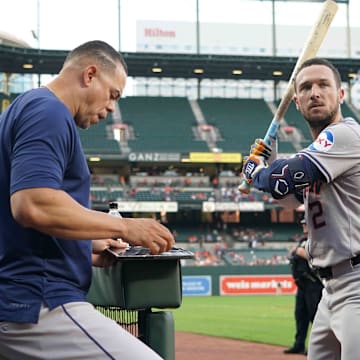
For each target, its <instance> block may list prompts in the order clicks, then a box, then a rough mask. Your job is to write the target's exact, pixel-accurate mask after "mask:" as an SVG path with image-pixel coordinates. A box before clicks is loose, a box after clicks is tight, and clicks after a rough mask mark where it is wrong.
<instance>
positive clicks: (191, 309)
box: [173, 295, 295, 346]
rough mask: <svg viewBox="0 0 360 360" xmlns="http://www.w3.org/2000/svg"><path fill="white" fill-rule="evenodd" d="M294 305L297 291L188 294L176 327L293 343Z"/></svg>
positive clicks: (213, 333) (276, 343) (270, 341)
mask: <svg viewBox="0 0 360 360" xmlns="http://www.w3.org/2000/svg"><path fill="white" fill-rule="evenodd" d="M294 305H295V298H294V295H281V296H276V295H269V296H267V295H263V296H209V297H205V296H203V297H184V298H183V302H182V305H181V307H180V308H178V309H176V310H173V314H174V319H175V330H176V331H185V332H193V333H198V334H205V335H211V336H220V337H226V338H233V339H241V340H247V341H254V342H261V343H266V344H274V345H283V346H289V345H291V344H292V343H293V341H294V335H295V320H294Z"/></svg>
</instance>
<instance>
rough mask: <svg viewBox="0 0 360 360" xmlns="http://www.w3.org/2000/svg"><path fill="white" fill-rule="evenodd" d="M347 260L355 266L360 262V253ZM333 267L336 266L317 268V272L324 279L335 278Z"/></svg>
mask: <svg viewBox="0 0 360 360" xmlns="http://www.w3.org/2000/svg"><path fill="white" fill-rule="evenodd" d="M345 261H349V262H350V264H351V266H355V265H357V264H360V254H358V255H356V256H354V257H353V258H351V259H349V260H345ZM335 266H336V265H335ZM333 268H334V266H328V267H324V268H317V273H318V275H319V276H320V277H321V278H322V279H325V280H329V279H331V278H333V276H334V274H333Z"/></svg>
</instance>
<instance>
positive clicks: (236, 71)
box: [232, 69, 243, 75]
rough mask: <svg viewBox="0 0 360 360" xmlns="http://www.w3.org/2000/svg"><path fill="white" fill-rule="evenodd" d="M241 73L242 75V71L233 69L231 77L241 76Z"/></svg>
mask: <svg viewBox="0 0 360 360" xmlns="http://www.w3.org/2000/svg"><path fill="white" fill-rule="evenodd" d="M242 73H243V71H242V70H240V69H234V70H233V71H232V74H233V75H241V74H242Z"/></svg>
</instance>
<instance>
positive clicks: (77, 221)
mask: <svg viewBox="0 0 360 360" xmlns="http://www.w3.org/2000/svg"><path fill="white" fill-rule="evenodd" d="M11 211H12V214H13V216H14V218H15V220H16V221H17V222H18V223H19V224H21V225H22V226H24V227H28V228H33V229H35V230H38V231H41V232H43V233H46V234H49V235H52V236H56V237H61V238H64V239H104V238H121V237H125V236H126V228H125V226H124V222H123V221H120V219H119V218H115V217H111V216H109V215H107V214H106V213H102V212H98V211H93V210H89V209H87V208H85V207H83V206H81V205H80V204H79V203H77V202H76V201H75V200H73V199H72V198H71V197H70V196H69V195H67V194H66V193H65V192H64V191H61V190H54V189H48V188H38V189H26V190H21V191H18V192H16V193H14V194H13V195H12V197H11Z"/></svg>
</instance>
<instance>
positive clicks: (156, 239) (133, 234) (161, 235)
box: [122, 218, 175, 255]
mask: <svg viewBox="0 0 360 360" xmlns="http://www.w3.org/2000/svg"><path fill="white" fill-rule="evenodd" d="M122 221H124V223H125V224H126V231H125V233H124V236H122V238H123V239H124V240H125V241H127V242H128V243H129V244H130V245H133V246H143V247H146V248H148V249H149V250H150V253H151V254H153V255H157V254H161V253H162V252H164V251H169V250H170V249H171V248H172V246H173V245H174V243H175V241H174V237H173V235H172V234H171V232H170V230H169V229H168V228H167V227H165V226H164V225H161V224H160V223H159V222H157V221H156V220H154V219H142V218H123V219H122Z"/></svg>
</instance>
